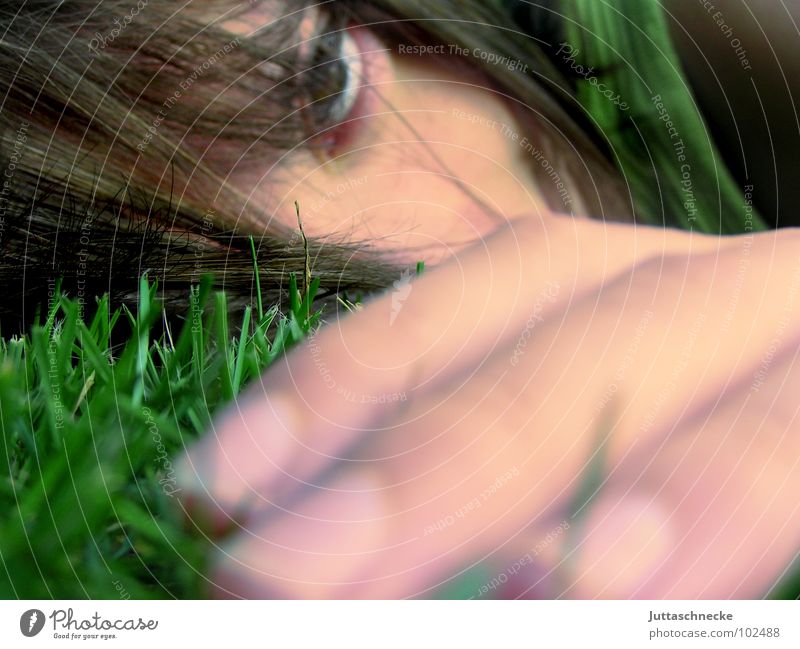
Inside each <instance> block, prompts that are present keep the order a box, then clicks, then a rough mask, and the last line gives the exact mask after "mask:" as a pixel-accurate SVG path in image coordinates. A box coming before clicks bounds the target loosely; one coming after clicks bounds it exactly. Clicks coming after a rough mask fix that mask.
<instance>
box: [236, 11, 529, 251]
mask: <svg viewBox="0 0 800 649" xmlns="http://www.w3.org/2000/svg"><path fill="white" fill-rule="evenodd" d="M263 19H264V17H262V20H263ZM254 20H255V21H258V20H259V18H258V17H256V18H254ZM316 22H317V21H316V20H315V19H314V17H313V16H309V18H308V19H307V20H304V22H303V25H302V26H301V38H308V39H310V40H309V41H308V42H307V43H306V44H304V45H303V46H301V47H305V48H306V49H307V50H309V51H310V53H312V54H313V52H311V51H312V50H313V48H314V47H315V44H316V43H317V42H318V40H317V39H314V38H313V37H314V36H315V33H316V30H317V27H316V24H315V23H316ZM248 26H249V27H250V28H253V27H255V28H257V25H253V24H252V23H251V22H250V20H249V17H248V21H247V23H243V22H242V21H239V22H237V23H236V24H232V25H231V30H232V31H240V32H241V31H244V30H245V29H247V27H248ZM251 30H252V29H251ZM445 47H447V46H445ZM399 49H400V48H397V50H399ZM397 50H395V51H393V50H392V49H390V48H388V47H387V46H386V45H385V44H384V43H382V42H381V41H380V40H378V38H377V37H376V36H375V35H374V34H373V33H372V32H371V31H370V30H368V29H365V28H360V27H355V28H351V29H349V30H348V31H347V33H346V35H345V37H344V38H343V39H342V56H343V57H344V58H346V60H347V68H348V74H349V79H350V81H349V83H347V82H346V83H344V84H343V86H344V87H345V88H349V89H348V90H346V91H344V92H342V93H341V94H340V95H339V96H338V98H337V99H336V100H335V101H336V110H337V111H339V113H340V114H342V115H346V116H345V117H344V119H343V121H342V123H341V124H340V126H338V127H336V128H335V129H333V130H331V131H328V132H326V133H320V134H319V135H318V136H316V138H315V140H316V144H317V145H320V144H321V145H322V146H320V147H319V148H318V149H317V148H314V149H312V148H310V147H305V146H303V147H298V148H296V149H295V150H293V151H291V152H289V153H288V154H287V155H286V156H285V157H284V158H283V159H282V160H281V161H280V162H279V163H278V164H277V165H276V166H275V168H270V169H266V168H265V169H263V170H260V172H259V175H258V176H256V175H253V174H251V173H246V172H239V173H238V175H234V176H233V181H234V182H235V183H236V184H237V185H238V186H239V187H240V189H241V190H243V191H244V192H246V193H247V194H249V195H250V197H251V200H252V201H253V202H255V203H256V204H258V205H259V206H260V207H262V208H266V210H267V213H268V214H270V215H271V216H270V218H271V219H275V220H276V221H277V222H279V223H282V224H284V225H286V226H288V227H290V228H292V229H295V230H296V229H297V219H296V215H295V209H294V201H298V202H299V205H300V212H301V217H302V220H303V226H304V229H305V232H306V234H307V235H308V236H310V237H317V238H320V237H321V238H323V239H324V238H325V237H332V238H331V239H329V240H330V241H337V242H342V241H343V240H344V241H347V242H353V243H358V242H370V243H371V244H374V245H375V246H377V247H378V248H380V249H381V250H383V251H387V250H388V249H400V250H402V253H401V254H400V256H399V259H398V260H399V261H407V262H414V261H418V260H424V261H426V262H427V263H436V262H437V261H439V260H441V259H443V258H445V257H447V256H449V255H450V254H452V253H453V252H454V251H456V250H458V249H459V248H461V247H463V246H464V245H465V244H467V243H469V242H472V241H475V240H476V239H478V238H479V237H481V236H483V235H485V234H487V233H488V232H490V231H491V230H493V229H494V228H496V227H497V225H498V224H499V223H501V222H502V221H503V220H506V219H510V218H513V217H515V216H516V215H519V214H521V213H528V214H530V213H534V214H535V213H537V212H538V211H539V209H540V208H541V207H543V206H544V200H543V198H542V194H541V192H540V191H539V189H538V188H537V183H536V182H535V181H534V176H533V173H532V171H531V169H532V162H534V158H533V155H534V153H532V152H531V151H532V149H531V145H533V146H535V145H536V142H535V136H534V135H531V134H530V132H529V131H526V132H521V130H520V128H519V126H518V125H517V123H516V121H515V119H514V118H513V117H512V114H511V111H510V110H509V109H508V108H507V106H506V104H505V102H504V100H503V99H502V97H501V96H500V95H499V94H498V93H497V92H494V91H493V90H492V89H491V88H489V87H488V86H487V84H485V83H484V81H483V79H482V78H481V77H480V76H479V75H478V74H477V73H474V72H470V71H469V70H468V69H465V67H466V66H463V65H459V66H454V65H453V62H454V61H455V60H456V59H458V58H460V57H445V56H441V55H438V54H429V55H425V56H421V55H419V54H409V53H406V52H405V51H403V52H399V51H397ZM448 63H449V64H448ZM526 136H527V139H524V138H525V137H526ZM531 140H533V142H530V141H531ZM529 142H530V144H529ZM534 151H535V149H534ZM455 174H457V180H458V181H460V182H461V183H462V186H459V183H458V182H456V177H455ZM470 193H472V194H473V196H470ZM475 198H478V199H480V200H481V201H483V202H484V204H485V205H487V206H488V207H490V208H492V209H494V211H495V212H496V214H494V215H493V214H491V212H490V211H488V210H486V209H484V208H482V207H480V205H479V204H478V203H477V202H476V201H475ZM265 225H267V224H265Z"/></svg>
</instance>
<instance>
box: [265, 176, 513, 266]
mask: <svg viewBox="0 0 800 649" xmlns="http://www.w3.org/2000/svg"><path fill="white" fill-rule="evenodd" d="M316 176H317V174H313V175H312V176H309V178H308V179H307V181H306V182H304V183H302V184H300V185H298V186H297V188H296V190H295V191H292V192H286V193H285V194H284V195H283V196H281V197H280V200H281V202H280V205H279V207H278V208H277V210H276V211H275V213H276V215H279V218H280V221H281V222H282V223H284V224H285V225H288V226H289V227H293V228H294V227H296V220H295V219H294V207H293V201H294V200H298V201H299V203H300V206H301V216H302V219H303V227H304V229H305V231H306V233H307V234H308V235H309V236H311V237H316V238H325V237H329V238H330V240H336V241H342V240H345V241H350V242H353V243H362V242H368V243H370V244H371V245H373V246H375V247H377V248H378V249H381V250H384V251H389V250H394V251H404V252H401V253H399V254H398V255H397V258H398V259H400V260H403V261H408V262H410V263H413V262H416V261H420V260H424V261H425V262H426V263H438V262H439V261H441V260H443V259H444V258H446V257H448V256H449V255H451V254H453V253H455V252H457V251H458V250H459V249H461V248H462V247H463V246H465V245H468V244H469V243H471V242H474V241H475V240H477V239H479V238H481V237H483V236H485V235H486V234H488V233H489V232H491V231H492V230H494V229H495V228H496V227H497V225H498V220H497V219H496V218H495V217H494V216H493V215H491V213H489V212H488V211H487V210H484V209H482V208H481V207H480V206H479V205H477V204H476V203H475V201H473V200H472V199H470V197H469V196H468V195H467V194H465V193H464V191H462V190H461V189H460V188H459V187H458V186H457V185H456V184H454V183H453V182H452V181H451V180H450V179H449V178H447V177H444V176H442V175H440V174H435V173H430V172H428V171H425V170H422V169H409V168H406V169H403V170H398V171H382V172H381V171H376V172H375V173H370V172H369V171H368V172H367V173H365V174H363V175H342V176H336V177H334V176H332V175H330V174H319V178H317V177H316Z"/></svg>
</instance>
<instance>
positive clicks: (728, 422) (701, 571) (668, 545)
mask: <svg viewBox="0 0 800 649" xmlns="http://www.w3.org/2000/svg"><path fill="white" fill-rule="evenodd" d="M797 342H800V341H798V340H796V339H795V340H794V341H793V343H795V344H794V345H793V348H792V349H790V350H789V352H787V353H784V355H783V358H782V359H780V360H778V359H776V360H775V362H774V363H773V364H771V366H770V367H769V371H768V376H767V377H765V378H764V379H763V381H762V380H761V379H755V380H752V379H751V381H748V382H745V383H743V384H742V385H741V386H740V387H739V388H738V389H737V390H733V391H731V393H730V394H729V395H727V398H726V399H725V401H724V403H723V404H722V405H720V406H718V407H715V408H714V409H713V410H712V412H710V413H709V414H708V415H707V416H705V417H697V418H695V419H694V420H693V421H690V422H689V424H688V425H687V426H685V427H682V428H681V429H680V432H679V433H678V432H677V431H676V432H674V433H673V434H672V435H671V436H670V439H669V440H668V442H667V443H666V444H665V445H664V446H663V448H659V449H655V450H654V449H648V451H647V453H646V455H647V457H643V456H642V455H643V454H637V455H634V456H631V457H630V458H628V459H627V460H626V462H625V463H624V464H623V465H622V466H621V467H620V468H619V470H618V471H617V472H616V473H615V475H614V476H612V479H611V480H610V482H609V485H608V486H607V488H605V489H604V490H603V492H602V493H601V495H600V496H599V497H598V498H597V499H596V501H595V502H591V503H589V504H588V506H587V511H588V512H589V513H588V515H587V517H586V520H585V521H584V523H583V524H579V525H578V526H575V529H578V530H580V532H579V534H580V535H581V540H580V541H579V542H576V543H575V547H574V549H572V550H571V553H570V556H569V557H567V559H568V560H567V561H566V562H565V563H564V564H563V565H565V566H568V567H569V570H568V571H562V581H563V583H564V588H563V590H562V591H561V592H560V593H557V594H555V595H554V596H567V597H605V598H628V597H636V598H647V599H650V598H671V599H698V598H709V599H722V598H730V597H733V598H757V597H762V596H764V594H765V593H767V591H769V590H770V589H771V588H772V587H774V586H775V585H776V581H777V580H778V579H779V578H780V576H781V575H782V574H783V573H784V572H785V570H786V569H787V568H788V567H789V566H790V564H791V563H792V561H793V560H794V559H795V558H796V555H797V548H798V547H799V546H800V501H798V499H797V493H798V490H799V489H800V434H799V433H798V431H800V425H799V424H800V407H798V406H797V405H796V399H795V398H793V396H791V397H790V398H787V396H790V395H796V394H797V391H798V389H800V361H799V360H798V356H797V351H796V350H797V349H798V347H797V344H796V343H797ZM565 572H568V573H569V574H568V575H567V574H565Z"/></svg>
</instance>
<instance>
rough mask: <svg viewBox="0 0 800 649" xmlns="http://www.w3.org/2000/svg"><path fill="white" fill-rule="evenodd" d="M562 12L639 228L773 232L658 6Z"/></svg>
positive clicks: (590, 106) (607, 4)
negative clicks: (729, 158) (728, 154)
mask: <svg viewBox="0 0 800 649" xmlns="http://www.w3.org/2000/svg"><path fill="white" fill-rule="evenodd" d="M560 10H561V12H562V13H563V14H564V30H565V36H566V43H568V44H569V46H570V47H571V48H572V52H573V53H572V57H573V61H572V62H570V65H571V66H572V67H573V69H574V70H575V72H577V73H578V74H579V75H580V77H579V78H578V82H577V83H578V87H577V97H578V101H579V102H580V103H581V105H582V106H583V108H584V109H585V110H586V111H587V112H588V114H589V115H590V116H591V118H592V119H594V120H595V121H596V123H597V125H598V127H599V128H600V129H601V130H602V132H603V133H604V134H605V137H606V138H607V139H608V141H609V142H610V144H611V146H612V149H613V153H614V156H615V158H616V163H617V165H618V167H619V168H620V169H621V171H622V172H623V174H624V175H625V179H626V181H627V183H628V185H629V187H630V188H631V193H632V195H633V199H634V205H635V208H636V214H637V218H638V219H640V220H641V221H644V222H648V223H657V224H662V223H663V224H668V225H673V226H677V227H681V228H686V229H694V230H698V231H701V232H713V233H738V232H743V231H746V230H747V229H748V228H750V229H753V230H761V229H764V228H765V225H764V223H763V221H762V220H761V219H760V217H759V216H758V215H757V214H756V213H755V211H751V210H747V211H746V210H745V203H744V196H743V194H742V191H741V190H740V188H738V187H737V185H736V183H735V182H734V181H733V179H732V177H731V175H730V173H729V172H728V170H727V168H726V167H725V165H724V163H723V162H722V161H721V159H720V156H719V155H718V153H717V151H716V148H715V146H714V144H713V142H712V140H711V136H710V133H709V132H708V130H707V128H706V124H705V122H704V121H703V118H702V117H701V115H700V113H699V108H698V107H697V105H696V104H695V102H694V98H693V95H692V93H691V91H690V90H689V87H688V82H687V80H686V78H685V77H684V75H683V72H682V70H681V68H680V64H679V62H678V57H677V55H676V52H675V48H674V46H673V44H672V42H671V39H670V36H669V33H668V29H667V24H666V20H665V16H664V13H663V10H662V8H661V6H660V4H659V2H658V0H563V1H562V2H561V5H560ZM556 49H558V47H557V48H556ZM566 51H568V50H565V52H566ZM562 55H565V54H564V53H562ZM577 66H583V69H580V68H579V67H577ZM590 68H593V70H592V71H591V72H590V71H589V69H590ZM599 84H605V87H603V86H600V88H601V89H603V90H605V91H606V93H607V94H608V95H610V96H612V97H613V96H615V95H617V94H618V95H619V99H618V100H617V102H618V103H620V106H617V105H615V103H614V101H612V100H611V99H609V98H608V97H607V96H605V95H604V94H603V93H602V92H601V90H600V89H598V87H597V86H598V85H599ZM609 91H610V92H609ZM658 96H660V98H661V99H660V102H657V101H654V97H655V98H657V97H658ZM626 104H627V106H625V105H626ZM667 118H668V119H669V120H671V122H672V126H673V130H672V131H670V130H669V124H668V123H667V121H666V119H667ZM679 143H682V145H680V146H679ZM680 155H682V156H683V159H681V158H680Z"/></svg>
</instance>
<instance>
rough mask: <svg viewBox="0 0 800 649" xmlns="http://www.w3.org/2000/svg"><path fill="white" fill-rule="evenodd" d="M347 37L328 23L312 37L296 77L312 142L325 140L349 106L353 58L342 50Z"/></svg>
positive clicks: (356, 81) (352, 82) (353, 80)
mask: <svg viewBox="0 0 800 649" xmlns="http://www.w3.org/2000/svg"><path fill="white" fill-rule="evenodd" d="M345 39H349V36H347V35H346V34H345V31H344V29H336V28H335V27H333V26H332V25H330V24H328V25H326V27H325V31H324V33H322V34H321V35H320V36H317V37H316V41H317V42H316V43H315V47H314V51H313V53H312V54H311V56H310V57H309V61H308V63H307V64H306V66H305V67H306V71H305V72H303V74H301V75H300V77H299V83H300V87H301V89H302V91H303V93H304V96H305V102H306V108H305V111H304V113H305V114H304V121H305V123H306V127H307V129H308V130H309V135H310V136H311V138H312V140H313V139H317V137H320V136H321V137H322V138H323V139H325V134H326V133H327V134H330V130H331V129H332V128H333V127H335V126H336V125H337V124H338V123H340V122H341V121H343V120H344V119H345V118H346V117H347V114H348V113H349V108H350V107H351V106H352V101H353V97H352V94H353V93H354V89H353V86H354V84H355V85H357V84H358V79H354V78H353V77H354V76H356V75H354V72H353V67H354V63H353V56H352V53H348V52H347V51H345V50H346V49H347V45H348V43H347V41H346V40H345Z"/></svg>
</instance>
